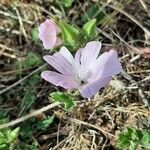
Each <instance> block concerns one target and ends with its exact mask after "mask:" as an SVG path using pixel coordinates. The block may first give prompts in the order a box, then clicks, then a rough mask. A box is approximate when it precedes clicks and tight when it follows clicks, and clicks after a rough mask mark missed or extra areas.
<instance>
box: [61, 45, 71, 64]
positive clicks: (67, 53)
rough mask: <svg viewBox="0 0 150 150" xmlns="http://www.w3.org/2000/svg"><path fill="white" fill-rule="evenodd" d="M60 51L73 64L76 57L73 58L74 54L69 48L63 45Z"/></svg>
mask: <svg viewBox="0 0 150 150" xmlns="http://www.w3.org/2000/svg"><path fill="white" fill-rule="evenodd" d="M59 53H60V54H61V55H62V56H63V57H65V58H66V59H67V60H68V61H69V62H70V63H71V64H73V63H74V58H73V56H72V54H71V53H70V52H69V50H68V49H67V48H66V47H65V46H63V47H61V49H60V51H59Z"/></svg>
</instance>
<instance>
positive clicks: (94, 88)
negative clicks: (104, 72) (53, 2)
mask: <svg viewBox="0 0 150 150" xmlns="http://www.w3.org/2000/svg"><path fill="white" fill-rule="evenodd" d="M111 79H112V77H111V76H109V77H106V78H99V79H98V80H96V81H93V82H89V83H87V84H85V85H84V86H83V87H82V88H80V89H79V90H80V93H81V95H82V96H83V97H86V98H90V97H92V96H93V95H95V94H96V93H97V92H98V91H99V90H100V89H101V88H102V87H105V86H107V85H108V84H109V82H110V81H111Z"/></svg>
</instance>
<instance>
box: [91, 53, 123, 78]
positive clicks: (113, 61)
mask: <svg viewBox="0 0 150 150" xmlns="http://www.w3.org/2000/svg"><path fill="white" fill-rule="evenodd" d="M91 70H92V72H93V77H92V78H100V77H101V78H103V77H108V76H113V75H116V74H118V73H120V72H121V71H122V67H121V64H120V62H119V59H118V55H117V52H116V51H115V50H111V51H109V52H105V53H103V54H102V55H101V56H100V57H99V58H98V59H97V60H96V62H95V63H94V64H93V66H92V67H91Z"/></svg>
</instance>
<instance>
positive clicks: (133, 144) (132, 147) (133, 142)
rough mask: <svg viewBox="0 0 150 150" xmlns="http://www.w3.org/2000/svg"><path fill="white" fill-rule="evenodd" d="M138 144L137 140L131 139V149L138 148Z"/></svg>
mask: <svg viewBox="0 0 150 150" xmlns="http://www.w3.org/2000/svg"><path fill="white" fill-rule="evenodd" d="M137 146H138V142H137V141H136V142H135V141H130V146H129V150H136V148H137Z"/></svg>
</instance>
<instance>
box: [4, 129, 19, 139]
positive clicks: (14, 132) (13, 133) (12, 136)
mask: <svg viewBox="0 0 150 150" xmlns="http://www.w3.org/2000/svg"><path fill="white" fill-rule="evenodd" d="M19 131H20V128H19V127H18V128H16V129H14V130H12V131H11V132H10V134H9V135H7V136H8V139H9V142H13V141H15V140H16V139H17V137H18V135H19Z"/></svg>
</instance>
